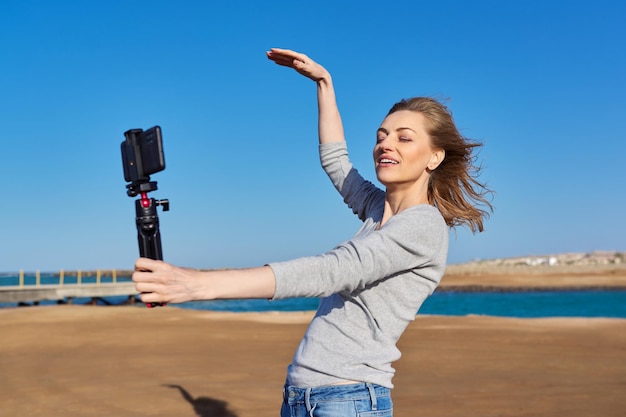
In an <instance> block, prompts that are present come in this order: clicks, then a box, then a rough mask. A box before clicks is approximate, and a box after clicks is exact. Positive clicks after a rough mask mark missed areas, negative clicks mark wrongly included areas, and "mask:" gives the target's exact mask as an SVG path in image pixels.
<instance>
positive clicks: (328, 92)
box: [267, 48, 345, 143]
mask: <svg viewBox="0 0 626 417" xmlns="http://www.w3.org/2000/svg"><path fill="white" fill-rule="evenodd" d="M267 57H268V58H269V59H271V60H272V61H274V62H275V63H276V64H278V65H282V66H284V67H289V68H293V69H295V70H296V71H297V72H298V73H300V74H302V75H304V76H305V77H307V78H309V79H311V80H313V81H315V82H316V83H317V107H318V131H319V140H320V143H330V142H343V141H344V140H345V137H344V133H343V124H342V122H341V116H340V114H339V108H338V107H337V100H336V97H335V89H334V87H333V81H332V77H331V76H330V73H329V72H328V71H327V70H326V68H324V67H323V66H321V65H320V64H318V63H316V62H315V61H313V60H312V59H311V58H309V57H308V56H306V55H305V54H301V53H299V52H295V51H291V50H289V49H278V48H272V49H271V50H269V51H267Z"/></svg>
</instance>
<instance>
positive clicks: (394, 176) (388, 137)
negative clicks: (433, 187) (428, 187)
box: [374, 110, 443, 190]
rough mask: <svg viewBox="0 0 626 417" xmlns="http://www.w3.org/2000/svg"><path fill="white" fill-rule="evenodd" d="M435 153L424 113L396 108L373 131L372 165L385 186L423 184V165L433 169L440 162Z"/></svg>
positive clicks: (426, 178)
mask: <svg viewBox="0 0 626 417" xmlns="http://www.w3.org/2000/svg"><path fill="white" fill-rule="evenodd" d="M439 151H440V153H441V152H443V151H442V150H439ZM437 154H438V152H437V151H436V150H435V149H433V147H432V144H431V140H430V136H429V135H428V133H427V132H426V118H425V117H424V115H423V114H422V113H420V112H416V111H411V110H399V111H396V112H394V113H392V114H390V115H389V116H387V117H386V118H385V120H383V122H382V124H381V125H380V127H379V128H378V131H377V132H376V146H374V166H375V168H376V176H377V177H378V181H380V183H381V184H383V185H384V186H385V187H387V189H388V190H389V189H390V187H391V188H393V187H412V186H414V185H419V184H423V183H424V181H426V182H427V181H428V174H426V169H427V168H429V169H431V170H432V169H435V168H436V167H437V165H439V163H440V162H441V161H440V160H439V158H440V155H437ZM441 159H443V158H441Z"/></svg>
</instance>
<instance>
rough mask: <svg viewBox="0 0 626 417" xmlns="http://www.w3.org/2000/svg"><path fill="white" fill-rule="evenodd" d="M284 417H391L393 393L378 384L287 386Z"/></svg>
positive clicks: (282, 410)
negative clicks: (312, 386) (311, 386)
mask: <svg viewBox="0 0 626 417" xmlns="http://www.w3.org/2000/svg"><path fill="white" fill-rule="evenodd" d="M280 416H281V417H307V416H308V417H340V416H341V417H343V416H350V417H392V416H393V404H392V402H391V390H390V389H389V388H385V387H382V386H380V385H375V384H367V383H360V384H349V385H328V386H323V387H315V388H300V387H294V386H290V385H285V388H284V389H283V405H282V407H281V409H280Z"/></svg>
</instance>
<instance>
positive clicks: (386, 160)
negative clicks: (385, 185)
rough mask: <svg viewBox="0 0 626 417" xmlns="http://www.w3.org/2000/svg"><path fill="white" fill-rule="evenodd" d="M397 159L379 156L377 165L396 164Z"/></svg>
mask: <svg viewBox="0 0 626 417" xmlns="http://www.w3.org/2000/svg"><path fill="white" fill-rule="evenodd" d="M397 164H398V161H394V160H393V159H389V158H380V159H379V160H378V165H397Z"/></svg>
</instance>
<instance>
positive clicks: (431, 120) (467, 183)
mask: <svg viewBox="0 0 626 417" xmlns="http://www.w3.org/2000/svg"><path fill="white" fill-rule="evenodd" d="M399 110H410V111H415V112H420V113H422V114H423V115H424V117H425V118H426V120H427V123H426V130H427V132H428V134H429V136H430V139H431V142H432V145H433V147H435V148H441V149H443V150H444V151H445V152H446V154H445V158H444V160H443V161H442V162H441V164H439V166H438V167H437V168H436V169H434V170H433V171H431V172H430V174H431V176H430V182H429V184H428V200H429V202H430V203H431V204H433V205H434V206H435V207H437V208H438V209H439V211H440V212H441V215H442V216H443V218H444V219H445V221H446V223H447V224H448V226H451V227H455V226H459V225H465V226H468V227H469V228H470V229H471V231H472V232H474V233H475V232H476V231H479V232H482V231H483V221H484V219H486V218H487V217H489V212H488V211H487V210H489V211H493V206H492V205H491V203H490V202H489V200H488V199H487V198H486V196H487V195H490V194H492V193H493V192H492V191H491V190H489V189H488V188H487V187H486V186H485V184H483V183H481V182H479V181H478V180H477V177H478V175H479V174H480V171H481V168H480V167H479V166H476V165H475V164H474V163H475V161H476V156H475V155H472V152H473V150H474V148H478V147H480V146H482V144H481V143H479V142H473V141H470V140H469V139H467V138H465V137H464V136H462V135H461V133H460V132H459V130H458V129H457V127H456V125H455V123H454V120H453V118H452V113H451V112H450V110H449V109H448V108H447V107H446V106H445V105H443V104H441V103H440V102H438V101H437V100H435V99H432V98H429V97H414V98H410V99H403V100H401V101H399V102H398V103H396V104H394V105H393V106H392V107H391V109H390V110H389V113H387V115H390V114H391V113H394V112H396V111H399ZM479 206H483V207H484V208H480V207H479Z"/></svg>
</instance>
